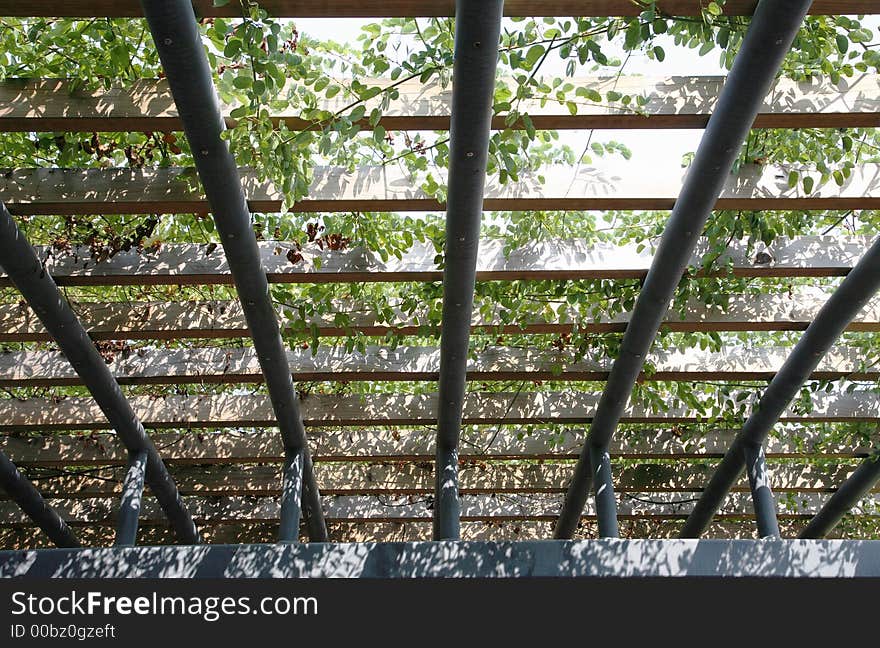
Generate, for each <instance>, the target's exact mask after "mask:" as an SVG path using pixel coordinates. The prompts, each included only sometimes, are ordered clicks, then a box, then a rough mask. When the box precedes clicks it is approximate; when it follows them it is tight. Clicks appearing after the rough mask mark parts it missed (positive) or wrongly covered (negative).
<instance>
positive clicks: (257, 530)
mask: <svg viewBox="0 0 880 648" xmlns="http://www.w3.org/2000/svg"><path fill="white" fill-rule="evenodd" d="M594 526H595V525H594V523H592V522H591V521H588V520H585V521H584V522H583V523H582V525H581V527H580V529H579V530H578V533H577V534H576V535H575V537H576V538H578V539H580V538H592V537H595V529H594V528H593V527H594ZM803 526H804V521H803V520H798V519H794V520H783V521H781V522H780V527H781V529H782V535H783V537H786V538H794V537H796V536H797V534H798V532H799V531H800V530H801V528H803ZM754 527H755V523H754V521H752V520H748V519H728V520H722V521H718V522H713V523H712V526H711V527H710V528H709V529H708V530H707V531H706V533H704V534H703V538H748V539H751V538H753V537H754ZM680 528H681V521H680V520H663V519H651V520H638V519H636V520H621V521H620V535H621V537H623V538H645V537H651V538H675V537H677V534H678V532H679V530H680ZM199 530H200V531H201V532H202V537H203V538H204V540H205V543H206V544H240V543H243V542H251V543H274V542H276V541H277V538H278V525H277V524H276V523H273V522H243V523H241V524H234V523H221V524H212V523H210V522H209V523H203V524H202V525H200V527H199ZM77 532H78V534H79V537H80V540H81V541H82V542H83V545H84V546H90V547H102V546H103V547H106V546H109V545H112V544H113V533H114V531H113V527H112V526H106V525H100V524H96V525H90V526H83V527H81V528H79V529H77ZM329 532H330V539H331V541H333V542H413V541H420V540H430V539H431V521H430V520H421V521H410V522H386V521H376V522H373V521H371V522H342V521H338V522H333V523H332V524H331V525H330V527H329ZM138 533H139V536H138V540H139V542H140V544H141V545H143V546H150V545H167V544H173V542H174V538H173V536H171V535H169V534H168V533H167V530H166V528H165V527H161V526H151V525H146V526H144V525H142V526H141V527H140V528H139V530H138ZM552 533H553V528H552V523H551V522H542V521H540V520H514V521H509V522H498V521H481V522H463V523H462V525H461V537H462V539H463V540H492V541H499V540H546V539H547V538H548V537H550V536H551V535H552ZM829 537H840V535H839V532H838V535H834V533H832V535H831V536H829ZM303 540H305V538H303ZM50 546H51V544H48V543H47V542H46V540H45V536H44V535H42V533H41V532H40V530H39V529H35V528H34V527H26V526H5V527H4V526H0V548H4V549H21V548H24V547H26V548H28V549H40V548H49V547H50Z"/></svg>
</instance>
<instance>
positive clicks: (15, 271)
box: [0, 204, 199, 544]
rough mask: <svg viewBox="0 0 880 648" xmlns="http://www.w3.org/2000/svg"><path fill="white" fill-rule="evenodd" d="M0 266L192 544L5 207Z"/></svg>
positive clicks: (160, 470)
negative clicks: (143, 465)
mask: <svg viewBox="0 0 880 648" xmlns="http://www.w3.org/2000/svg"><path fill="white" fill-rule="evenodd" d="M0 265H2V266H3V269H4V270H5V271H6V274H7V275H9V279H10V281H12V283H13V284H14V285H15V287H16V288H18V290H19V292H21V294H22V295H23V296H24V298H25V299H26V300H27V302H28V304H29V305H30V307H31V308H32V309H33V311H34V313H36V314H37V317H39V319H40V322H42V324H43V326H44V327H45V328H46V330H47V331H48V332H49V334H50V335H51V336H52V338H53V339H54V340H55V342H57V343H58V346H59V347H60V348H61V351H62V352H63V353H64V355H65V357H66V358H67V360H68V361H69V362H70V364H71V365H72V366H73V368H74V370H75V371H76V373H77V374H79V377H80V379H81V380H82V382H83V383H84V384H85V386H86V387H87V388H88V390H89V392H91V394H92V397H93V398H94V399H95V402H96V403H97V404H98V407H100V408H101V411H102V412H103V413H104V416H106V417H107V421H108V422H109V423H110V427H112V428H113V429H114V430H115V431H116V434H118V435H119V439H120V440H121V441H122V443H123V444H124V445H125V447H126V448H127V449H128V451H129V452H140V451H144V452H146V453H147V483H148V484H149V485H150V489H151V490H152V492H153V495H155V496H156V499H157V500H158V501H159V505H160V506H161V507H162V510H163V511H165V514H166V515H167V516H168V520H169V521H170V522H171V525H172V526H173V527H174V530H175V532H176V534H177V537H178V538H179V539H180V541H181V542H185V543H187V544H197V543H198V542H199V534H198V531H197V530H196V527H195V524H193V521H192V518H191V517H190V515H189V511H187V510H186V506H184V504H183V501H182V500H181V499H180V494H179V493H178V492H177V486H176V484H175V483H174V480H173V479H172V478H171V475H169V474H168V469H167V468H166V467H165V463H164V462H163V461H162V458H161V457H160V456H159V452H158V451H157V450H156V447H155V446H154V445H153V442H152V441H151V440H150V438H149V437H148V436H147V434H146V432H145V431H144V426H143V425H142V424H141V422H140V420H138V417H137V416H136V415H135V413H134V410H132V409H131V405H130V404H129V402H128V400H126V398H125V396H124V395H123V393H122V390H121V389H120V388H119V383H117V382H116V379H115V378H114V377H113V374H111V373H110V370H109V369H108V368H107V363H106V362H104V358H102V357H101V354H100V353H98V350H97V349H96V348H95V344H94V343H93V342H92V340H91V338H89V335H88V333H86V330H85V329H84V328H83V326H82V324H81V323H80V321H79V319H78V318H77V316H76V314H75V313H74V312H73V310H72V309H71V308H70V305H69V304H68V303H67V300H66V299H64V296H63V295H62V294H61V291H59V290H58V286H56V285H55V281H54V280H53V279H52V277H51V276H50V275H49V273H48V272H46V269H45V268H44V267H43V265H42V264H41V263H40V260H39V259H38V258H37V253H36V252H35V251H34V248H33V247H31V244H30V243H28V241H27V239H26V238H25V236H24V234H22V233H21V231H19V229H18V226H17V225H16V224H15V220H13V218H12V216H10V215H9V211H7V209H6V206H5V205H2V204H0Z"/></svg>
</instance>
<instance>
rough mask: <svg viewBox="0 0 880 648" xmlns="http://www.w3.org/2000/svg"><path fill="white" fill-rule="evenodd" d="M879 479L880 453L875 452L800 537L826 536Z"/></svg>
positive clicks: (824, 506) (828, 502) (808, 524)
mask: <svg viewBox="0 0 880 648" xmlns="http://www.w3.org/2000/svg"><path fill="white" fill-rule="evenodd" d="M878 481H880V453H875V454H873V455H871V456H870V457H868V458H867V459H865V460H864V461H863V462H862V463H861V464H859V467H858V468H856V470H855V472H853V474H852V475H850V476H849V477H848V478H847V479H846V480H845V481H844V482H843V483H842V484H841V485H840V488H838V489H837V490H836V491H835V492H834V494H833V495H832V496H831V497H830V498H829V499H828V501H827V502H825V504H824V505H823V506H822V508H821V509H819V512H818V513H816V515H815V516H814V517H813V519H812V520H810V521H809V522H808V523H807V526H806V528H804V530H803V531H801V532H800V533H799V534H798V537H799V538H804V539H810V540H815V539H819V538H824V537H825V536H826V535H828V534H829V533H830V532H831V529H833V528H834V527H835V526H837V524H838V523H839V522H840V521H841V520H842V519H843V516H844V515H846V514H847V513H848V512H849V510H850V509H851V508H852V507H853V506H855V505H856V504H857V503H858V501H859V500H860V499H862V498H863V497H864V496H865V495H867V494H868V493H870V492H871V489H872V488H874V486H875V485H876V484H877V482H878Z"/></svg>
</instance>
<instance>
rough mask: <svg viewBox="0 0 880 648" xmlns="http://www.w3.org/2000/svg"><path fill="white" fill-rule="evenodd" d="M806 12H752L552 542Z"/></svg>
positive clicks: (794, 2)
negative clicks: (593, 448)
mask: <svg viewBox="0 0 880 648" xmlns="http://www.w3.org/2000/svg"><path fill="white" fill-rule="evenodd" d="M810 4H811V0H761V2H759V3H758V6H757V8H756V9H755V14H754V16H753V18H752V22H751V24H750V25H749V29H748V32H747V33H746V36H745V38H744V40H743V44H742V47H741V48H740V51H739V53H738V54H737V56H736V60H735V61H734V64H733V69H731V71H730V74H729V75H728V76H727V81H726V82H725V84H724V87H723V88H722V90H721V94H720V96H719V97H718V102H717V104H716V107H715V111H714V112H713V114H712V116H711V118H710V119H709V123H708V125H707V126H706V131H705V133H704V134H703V137H702V139H701V141H700V146H699V148H698V149H697V153H696V155H695V157H694V161H693V163H692V164H691V167H690V169H689V170H688V173H687V178H686V179H685V182H684V186H683V187H682V189H681V194H680V195H679V197H678V200H676V202H675V207H674V209H673V210H672V214H671V215H670V217H669V221H668V222H667V223H666V228H665V229H664V231H663V236H662V237H661V239H660V243H659V245H658V247H657V252H656V254H655V255H654V261H653V262H652V263H651V268H650V270H649V271H648V275H647V277H646V278H645V282H644V284H643V286H642V289H641V292H640V293H639V296H638V299H637V300H636V304H635V308H634V309H633V314H632V317H631V318H630V322H629V324H628V325H627V327H626V332H625V333H624V336H623V342H622V343H621V347H620V355H619V357H618V358H617V360H616V361H615V362H614V365H613V366H612V368H611V373H610V375H609V376H608V382H607V383H606V385H605V390H604V391H603V392H602V396H601V398H600V399H599V405H598V407H597V408H596V414H595V416H594V417H593V421H592V424H591V425H590V431H589V434H588V436H587V439H586V441H585V442H584V447H583V450H582V452H581V455H580V458H579V460H578V464H577V467H576V468H575V473H574V476H573V477H572V480H571V483H570V484H569V487H568V492H567V493H566V496H565V502H564V504H563V506H562V510H561V512H560V515H559V520H558V522H557V524H556V529H555V530H554V534H553V535H554V537H555V538H571V537H572V536H573V535H574V532H575V530H576V529H577V525H578V521H579V519H580V516H581V513H582V512H583V510H584V505H585V504H586V502H587V496H588V494H589V492H590V488H591V486H592V481H593V480H592V466H591V462H590V448H591V447H592V446H595V447H597V448H600V449H607V447H608V444H609V442H610V441H611V437H612V435H613V434H614V431H615V429H616V428H617V424H618V422H619V421H620V417H621V416H622V414H623V410H624V408H625V407H626V404H627V402H628V401H629V398H630V394H631V393H632V389H633V386H634V385H635V382H636V380H637V379H638V376H639V373H640V372H641V370H642V367H643V365H644V363H645V357H646V356H647V354H648V352H649V351H650V349H651V344H652V343H653V341H654V338H655V336H656V335H657V331H658V330H659V328H660V324H661V322H662V321H663V316H664V315H665V314H666V310H667V308H668V306H669V302H670V300H671V299H672V297H673V295H674V294H675V288H676V286H678V283H679V282H680V281H681V278H682V275H683V274H684V271H685V268H686V267H687V264H688V261H689V260H690V258H691V255H692V253H693V250H694V248H695V246H696V244H697V240H698V238H699V236H700V234H701V233H702V231H703V227H704V226H705V224H706V220H707V219H708V218H709V215H710V214H711V212H712V208H713V207H714V206H715V203H716V201H717V200H718V196H719V195H720V193H721V189H722V188H723V186H724V182H725V181H726V180H727V178H728V177H729V175H730V170H731V169H732V167H733V163H734V161H735V160H736V158H737V156H738V155H739V151H740V148H741V147H742V143H743V141H745V138H746V137H747V136H748V133H749V129H750V128H751V126H752V123H753V122H754V121H755V117H756V116H757V114H758V110H759V109H760V107H761V104H762V102H763V100H764V97H765V96H766V95H767V92H768V91H769V89H770V85H771V83H772V82H773V79H774V77H775V76H776V72H777V70H778V69H779V66H780V65H781V64H782V60H783V58H785V54H786V53H787V52H788V49H789V47H790V46H791V43H792V41H793V40H794V37H795V35H796V34H797V31H798V28H799V27H800V25H801V23H802V22H803V19H804V16H805V15H806V13H807V10H808V9H809V7H810ZM602 487H603V489H607V487H606V485H604V484H603V485H602ZM603 493H604V497H603V498H601V500H597V502H596V505H597V513H598V515H599V516H600V518H607V517H609V516H610V515H616V514H617V513H616V511H612V512H605V511H598V507H600V506H602V507H604V506H605V505H608V504H610V505H612V506H614V507H615V508H616V505H615V500H614V497H612V496H610V493H608V492H607V490H605V491H603Z"/></svg>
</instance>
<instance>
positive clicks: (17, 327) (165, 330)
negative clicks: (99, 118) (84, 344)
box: [0, 290, 880, 342]
mask: <svg viewBox="0 0 880 648" xmlns="http://www.w3.org/2000/svg"><path fill="white" fill-rule="evenodd" d="M827 296H828V293H827V292H825V291H821V290H797V291H794V293H793V294H791V295H770V294H760V295H731V296H730V300H729V303H728V306H727V308H726V309H722V308H719V307H713V306H707V305H706V304H704V303H703V302H702V301H700V300H693V302H692V303H690V304H688V306H687V307H686V310H685V313H684V318H682V316H681V315H680V313H679V312H678V311H676V310H670V311H669V312H668V313H667V315H666V319H665V320H664V322H663V327H664V329H665V330H669V331H688V332H702V331H802V330H804V329H805V328H807V326H809V324H810V322H812V321H813V318H814V317H815V315H816V313H817V312H818V311H819V309H820V308H821V306H822V304H823V303H824V301H825V299H827ZM551 307H552V309H553V312H554V313H555V316H554V318H553V319H551V320H550V321H547V320H545V319H543V318H541V317H534V318H533V319H529V320H525V321H524V323H523V324H521V325H520V324H515V323H514V324H503V323H502V321H501V319H500V318H499V316H498V310H500V309H496V310H495V312H493V313H492V314H491V315H490V316H485V315H483V314H479V313H478V314H475V315H474V318H473V326H472V329H471V330H472V331H473V332H475V333H476V332H492V333H509V334H518V333H554V334H564V333H571V332H572V331H573V330H574V329H575V327H576V328H577V330H579V331H581V332H586V333H610V332H622V331H623V330H624V329H625V328H626V325H627V322H629V313H620V314H617V315H614V316H612V317H605V316H603V315H601V314H600V315H599V317H597V318H595V319H590V320H587V321H584V320H583V319H581V317H580V315H579V314H578V312H577V309H575V308H573V307H570V306H568V305H567V303H565V302H560V303H558V304H551ZM560 308H561V309H562V310H561V312H560ZM74 310H76V312H77V314H78V315H79V316H80V321H82V323H83V325H84V326H85V327H86V329H87V330H88V331H89V335H90V336H91V337H92V338H93V339H95V340H182V339H205V338H214V339H228V338H246V337H248V335H249V332H248V328H247V323H246V321H245V319H244V314H243V313H242V310H241V306H240V304H239V303H238V302H235V301H211V302H207V301H199V302H186V301H183V302H105V303H82V304H77V305H75V306H74ZM336 312H337V313H344V314H346V315H347V316H348V317H350V321H351V326H350V327H340V326H338V325H336V324H335V323H334V315H335V313H328V314H324V315H320V316H315V317H311V318H309V319H308V320H306V323H307V324H308V326H309V327H311V326H312V325H317V326H318V334H319V335H320V336H322V337H337V336H345V335H349V334H350V333H352V332H356V333H360V334H363V335H368V336H384V335H386V334H387V333H389V332H393V333H398V334H401V335H418V334H420V333H421V334H424V333H425V332H426V331H431V330H433V329H434V328H435V327H436V325H431V324H430V321H429V320H428V318H427V314H426V313H425V312H424V311H422V312H417V313H415V314H414V315H412V316H407V315H406V314H405V313H403V312H400V311H399V310H398V311H397V312H396V313H395V318H393V319H390V320H386V319H383V318H381V317H380V316H378V315H377V314H376V313H373V312H370V307H369V306H368V305H366V304H346V303H339V304H338V308H337V311H336ZM847 330H849V331H870V332H877V331H880V299H878V300H875V301H874V302H872V303H871V304H870V305H869V306H867V307H866V309H865V310H864V311H862V313H861V314H860V315H859V317H857V318H856V319H855V320H854V321H853V322H851V323H850V325H849V327H848V328H847ZM288 332H291V329H289V328H288ZM49 341H51V338H50V336H49V334H48V333H46V331H45V329H44V328H43V325H42V324H41V323H40V321H39V319H38V318H37V317H36V316H35V315H34V314H33V312H32V311H31V310H30V309H28V308H27V306H25V305H22V304H0V342H49Z"/></svg>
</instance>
